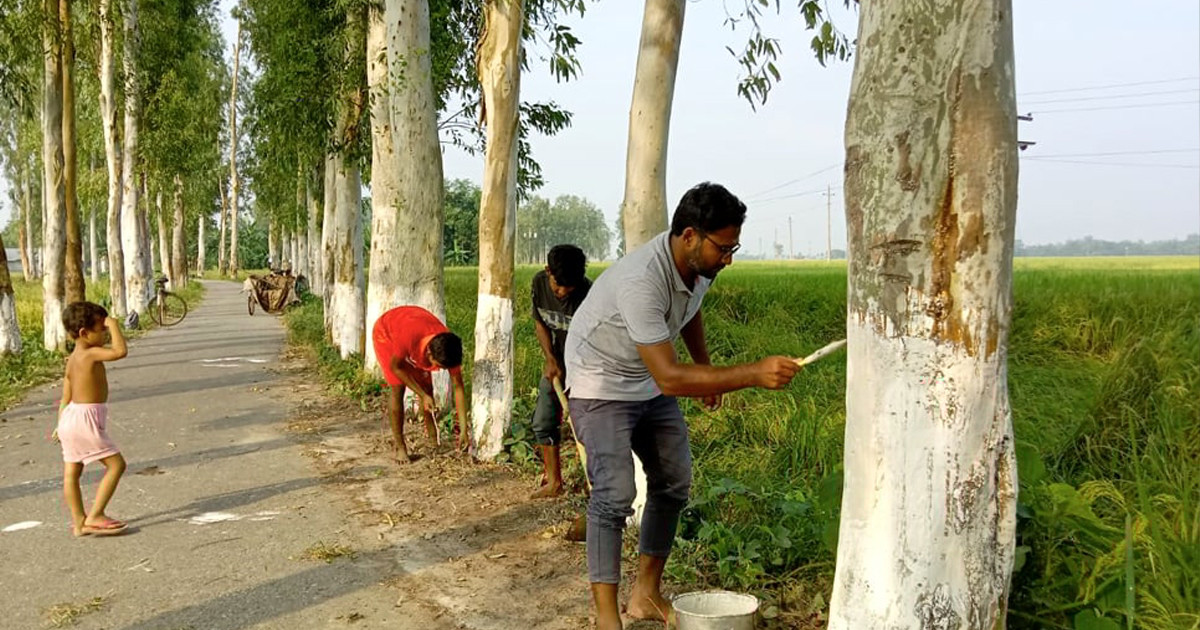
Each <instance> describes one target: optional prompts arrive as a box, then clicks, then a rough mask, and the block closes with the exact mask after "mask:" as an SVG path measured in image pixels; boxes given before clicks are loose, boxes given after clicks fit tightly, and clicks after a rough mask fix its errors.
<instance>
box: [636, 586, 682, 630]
mask: <svg viewBox="0 0 1200 630" xmlns="http://www.w3.org/2000/svg"><path fill="white" fill-rule="evenodd" d="M625 614H626V615H628V616H629V617H630V618H631V619H644V620H650V621H661V622H663V623H665V624H667V627H668V628H670V627H673V626H674V624H675V611H674V609H672V608H671V602H669V601H667V600H666V598H664V597H663V596H662V593H654V594H650V593H640V592H639V591H638V588H637V586H634V588H633V592H632V593H630V594H629V606H627V607H626V608H625Z"/></svg>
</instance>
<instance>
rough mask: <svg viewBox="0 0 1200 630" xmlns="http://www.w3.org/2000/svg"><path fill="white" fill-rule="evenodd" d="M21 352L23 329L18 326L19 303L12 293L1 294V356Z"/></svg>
mask: <svg viewBox="0 0 1200 630" xmlns="http://www.w3.org/2000/svg"><path fill="white" fill-rule="evenodd" d="M20 352H21V329H20V328H19V327H18V326H17V302H16V300H15V299H14V298H13V294H12V293H6V294H0V355H2V354H20Z"/></svg>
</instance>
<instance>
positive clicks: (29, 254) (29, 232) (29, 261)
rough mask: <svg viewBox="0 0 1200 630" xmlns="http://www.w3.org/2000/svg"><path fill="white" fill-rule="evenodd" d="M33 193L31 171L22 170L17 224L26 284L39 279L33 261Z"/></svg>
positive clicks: (22, 273)
mask: <svg viewBox="0 0 1200 630" xmlns="http://www.w3.org/2000/svg"><path fill="white" fill-rule="evenodd" d="M31 197H33V193H32V192H31V191H30V190H29V171H27V170H26V169H25V167H22V168H21V221H20V222H19V223H18V224H17V230H18V231H17V238H18V239H19V240H20V241H21V242H20V243H19V245H18V248H19V249H20V251H21V275H23V276H24V277H25V282H29V281H30V280H33V279H34V278H35V277H37V269H34V267H33V265H34V260H33V213H32V211H31V210H30V208H29V205H30V203H32V202H31Z"/></svg>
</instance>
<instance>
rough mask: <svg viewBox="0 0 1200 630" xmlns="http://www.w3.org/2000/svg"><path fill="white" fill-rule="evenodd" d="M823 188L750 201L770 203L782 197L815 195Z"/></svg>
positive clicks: (791, 197) (823, 189) (823, 190)
mask: <svg viewBox="0 0 1200 630" xmlns="http://www.w3.org/2000/svg"><path fill="white" fill-rule="evenodd" d="M825 190H826V189H825V188H817V189H815V190H806V191H804V192H798V193H792V194H790V195H780V196H778V197H771V198H769V199H759V200H756V201H752V202H751V203H760V204H761V203H770V202H772V201H780V200H782V199H793V198H795V197H804V196H807V195H815V194H817V193H824V192H825ZM838 190H841V186H838Z"/></svg>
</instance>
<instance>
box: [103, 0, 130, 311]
mask: <svg viewBox="0 0 1200 630" xmlns="http://www.w3.org/2000/svg"><path fill="white" fill-rule="evenodd" d="M113 26H114V21H113V16H112V0H100V126H101V128H102V130H103V132H104V158H105V165H106V166H107V168H108V206H107V212H106V214H105V217H106V224H105V225H106V226H107V230H106V233H105V235H104V238H105V244H106V245H107V250H108V295H109V299H110V300H111V302H112V314H113V316H114V317H116V318H117V319H124V318H125V314H126V313H127V306H126V301H125V267H124V253H123V252H122V251H121V154H120V151H119V149H118V147H117V102H116V97H115V96H114V93H113V55H114V52H113Z"/></svg>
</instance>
